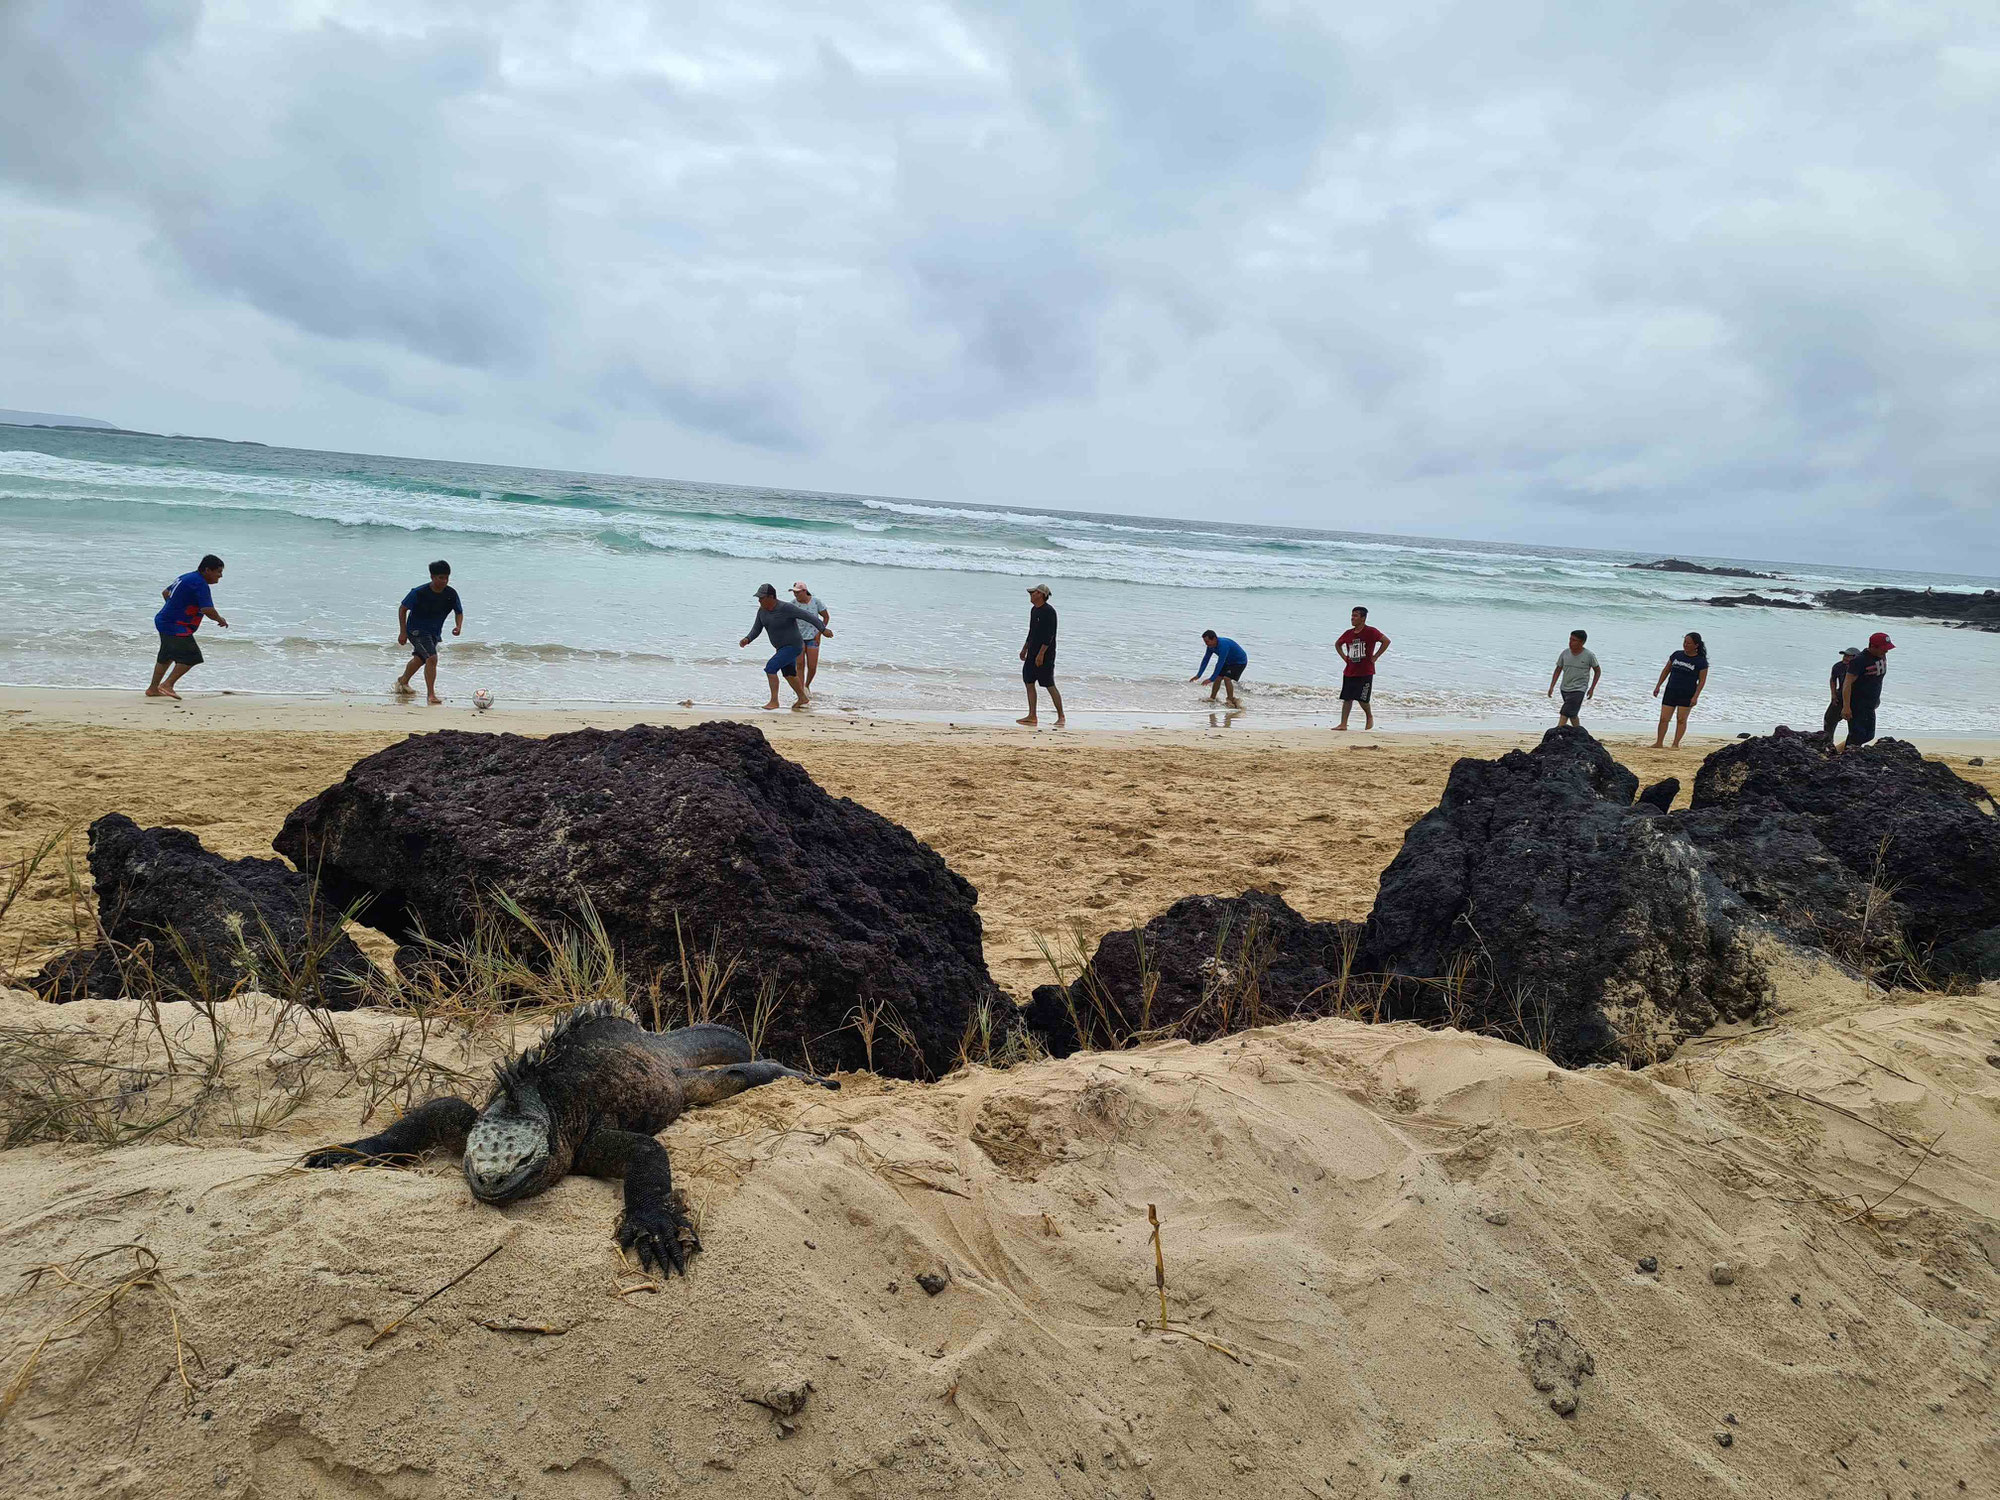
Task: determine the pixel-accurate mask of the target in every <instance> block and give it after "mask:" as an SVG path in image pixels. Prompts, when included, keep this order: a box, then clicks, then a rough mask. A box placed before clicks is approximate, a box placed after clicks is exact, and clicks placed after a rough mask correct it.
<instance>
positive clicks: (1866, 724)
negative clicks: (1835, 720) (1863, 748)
mask: <svg viewBox="0 0 2000 1500" xmlns="http://www.w3.org/2000/svg"><path fill="white" fill-rule="evenodd" d="M1874 738H1875V710H1874V709H1873V708H1863V707H1862V706H1861V705H1860V704H1858V703H1857V704H1855V705H1854V712H1853V713H1851V714H1849V715H1848V718H1847V741H1846V743H1847V744H1848V746H1849V747H1852V746H1855V745H1865V744H1867V743H1868V742H1869V741H1870V740H1872V739H1874Z"/></svg>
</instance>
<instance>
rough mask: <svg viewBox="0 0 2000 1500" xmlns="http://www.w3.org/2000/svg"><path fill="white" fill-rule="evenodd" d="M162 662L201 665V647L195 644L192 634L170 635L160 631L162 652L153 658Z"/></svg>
mask: <svg viewBox="0 0 2000 1500" xmlns="http://www.w3.org/2000/svg"><path fill="white" fill-rule="evenodd" d="M153 660H154V661H156V662H160V663H166V662H172V663H173V664H174V665H175V666H177V667H198V666H200V665H201V647H200V646H198V645H196V644H195V639H194V637H193V636H192V635H168V634H167V633H166V631H164V630H162V631H161V632H160V654H159V655H158V656H156V657H154V658H153Z"/></svg>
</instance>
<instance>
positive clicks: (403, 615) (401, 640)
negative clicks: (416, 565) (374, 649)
mask: <svg viewBox="0 0 2000 1500" xmlns="http://www.w3.org/2000/svg"><path fill="white" fill-rule="evenodd" d="M446 615H451V616H453V617H454V618H453V620H452V625H451V633H452V634H453V635H457V634H458V633H459V632H460V631H461V630H463V629H465V606H464V605H463V604H461V603H459V600H458V590H457V589H455V588H453V587H452V586H451V564H450V563H448V562H446V561H445V560H444V559H443V558H439V559H438V560H437V561H436V562H434V563H432V564H431V581H430V582H429V583H420V584H418V585H417V586H416V587H415V588H413V589H411V590H410V591H409V593H407V594H405V595H403V602H402V603H401V604H399V605H397V606H396V644H397V645H399V646H408V647H409V648H410V664H409V665H408V666H407V667H405V668H403V675H402V676H401V677H398V678H397V679H396V691H397V692H399V693H408V692H414V691H415V689H413V688H412V687H411V686H410V679H411V678H412V677H414V676H416V675H417V668H419V667H422V668H423V669H424V691H425V693H426V694H427V695H428V696H429V698H430V701H431V702H432V703H442V702H444V699H442V698H440V697H439V696H438V646H439V643H440V641H441V640H442V639H443V636H444V618H445V616H446Z"/></svg>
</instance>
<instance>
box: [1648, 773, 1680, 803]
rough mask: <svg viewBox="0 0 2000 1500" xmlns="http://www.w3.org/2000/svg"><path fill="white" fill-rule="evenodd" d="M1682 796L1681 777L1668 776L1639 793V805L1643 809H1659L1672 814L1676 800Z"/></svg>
mask: <svg viewBox="0 0 2000 1500" xmlns="http://www.w3.org/2000/svg"><path fill="white" fill-rule="evenodd" d="M1680 794H1681V779H1680V777H1678V776H1668V777H1665V778H1664V779H1662V780H1660V781H1656V782H1654V783H1653V784H1652V785H1651V786H1649V787H1647V788H1646V789H1645V790H1644V791H1643V792H1641V793H1639V804H1640V805H1641V806H1643V807H1652V808H1657V809H1658V810H1659V811H1661V812H1672V811H1673V806H1674V798H1676V797H1678V796H1679V795H1680Z"/></svg>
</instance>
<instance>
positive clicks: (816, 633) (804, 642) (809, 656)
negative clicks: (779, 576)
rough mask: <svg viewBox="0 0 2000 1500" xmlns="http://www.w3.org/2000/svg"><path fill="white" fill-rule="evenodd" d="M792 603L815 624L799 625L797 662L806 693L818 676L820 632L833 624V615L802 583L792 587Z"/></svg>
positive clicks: (802, 623) (810, 689)
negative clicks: (800, 668) (801, 671)
mask: <svg viewBox="0 0 2000 1500" xmlns="http://www.w3.org/2000/svg"><path fill="white" fill-rule="evenodd" d="M792 603H794V604H796V605H798V607H799V608H800V609H803V610H807V611H809V612H810V613H811V614H812V616H813V618H814V619H815V620H816V621H817V622H818V623H817V624H813V625H808V624H806V623H805V622H803V621H801V622H800V623H799V642H800V644H799V662H800V665H801V666H802V667H803V668H804V669H805V674H806V691H807V692H808V693H810V692H811V691H812V685H813V679H815V678H816V677H818V676H819V638H820V634H821V632H822V631H824V630H825V629H826V627H827V626H829V625H831V624H832V623H833V613H832V611H831V610H829V609H828V608H827V607H826V606H825V605H824V604H822V603H821V602H820V600H819V598H818V597H817V596H816V595H815V594H814V593H813V591H812V590H811V589H809V588H807V587H806V586H805V584H804V583H795V584H793V585H792Z"/></svg>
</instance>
